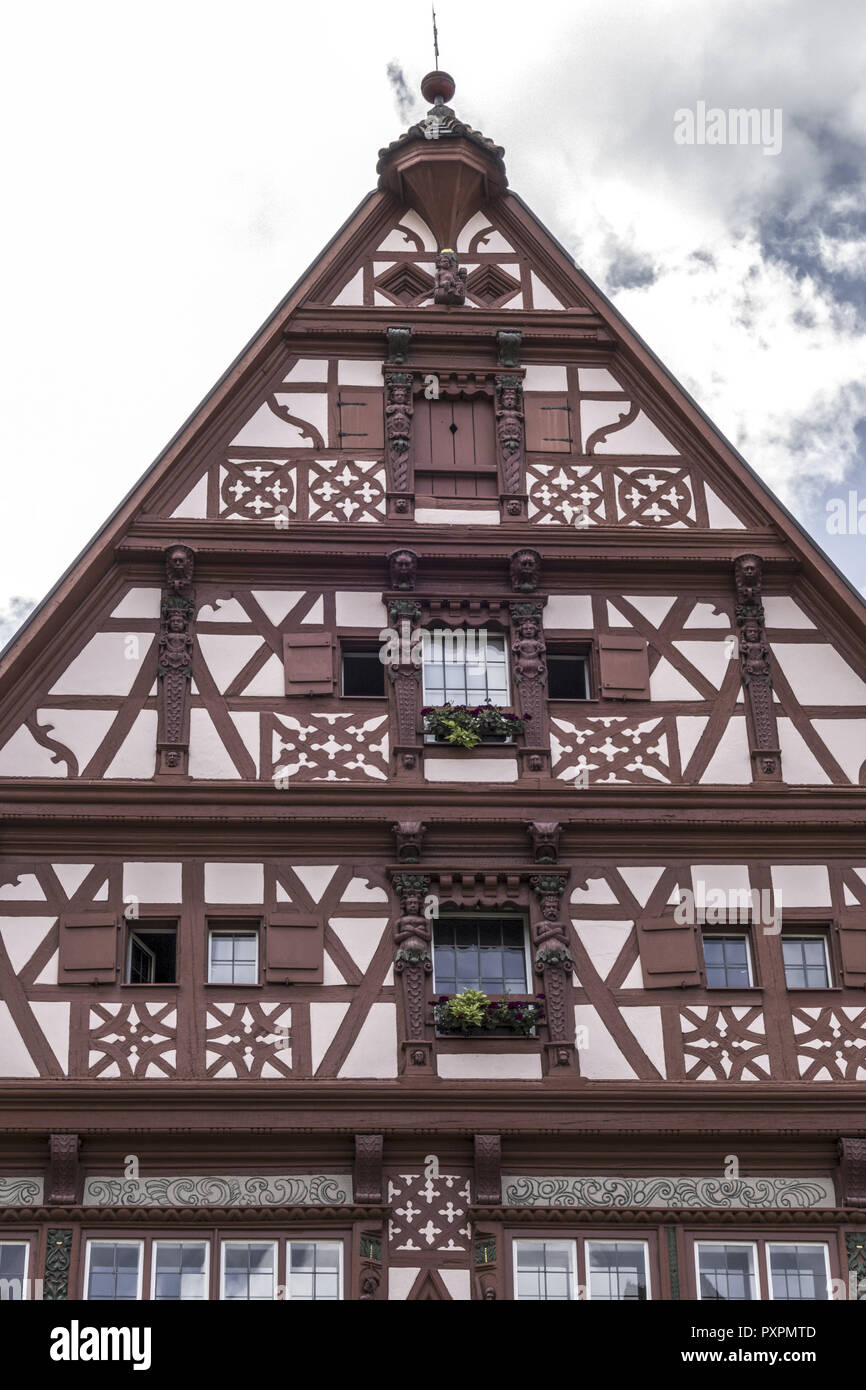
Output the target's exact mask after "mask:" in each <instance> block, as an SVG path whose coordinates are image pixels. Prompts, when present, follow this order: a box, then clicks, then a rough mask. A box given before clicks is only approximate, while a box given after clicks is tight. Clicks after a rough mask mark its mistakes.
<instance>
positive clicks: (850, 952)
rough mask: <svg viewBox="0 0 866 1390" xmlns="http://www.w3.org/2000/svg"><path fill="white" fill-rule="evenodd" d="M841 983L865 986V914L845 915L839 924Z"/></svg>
mask: <svg viewBox="0 0 866 1390" xmlns="http://www.w3.org/2000/svg"><path fill="white" fill-rule="evenodd" d="M839 951H840V954H841V956H842V983H843V984H844V985H861V986H866V913H864V914H861V915H857V914H856V913H847V914H846V915H845V916H844V917H843V918H842V920H841V922H840V923H839Z"/></svg>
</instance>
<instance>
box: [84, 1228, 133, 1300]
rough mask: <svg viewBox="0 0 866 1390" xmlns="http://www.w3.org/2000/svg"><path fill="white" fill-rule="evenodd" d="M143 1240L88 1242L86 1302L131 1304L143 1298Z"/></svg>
mask: <svg viewBox="0 0 866 1390" xmlns="http://www.w3.org/2000/svg"><path fill="white" fill-rule="evenodd" d="M141 1250H142V1245H141V1241H140V1240H117V1241H107V1240H90V1241H88V1242H87V1273H86V1276H85V1295H84V1296H85V1298H87V1299H90V1300H92V1301H103V1302H127V1301H132V1300H135V1299H139V1298H141V1264H142V1260H141Z"/></svg>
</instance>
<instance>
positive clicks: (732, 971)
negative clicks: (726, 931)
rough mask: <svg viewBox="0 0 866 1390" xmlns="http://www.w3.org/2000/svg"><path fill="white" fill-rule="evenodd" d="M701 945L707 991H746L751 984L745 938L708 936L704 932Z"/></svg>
mask: <svg viewBox="0 0 866 1390" xmlns="http://www.w3.org/2000/svg"><path fill="white" fill-rule="evenodd" d="M703 945H704V966H705V968H706V972H707V988H708V989H747V988H748V987H749V986H750V985H751V984H753V980H752V961H751V952H750V951H749V938H748V937H747V936H739V935H738V936H715V935H714V936H709V935H708V934H707V933H706V932H705V933H704V934H703Z"/></svg>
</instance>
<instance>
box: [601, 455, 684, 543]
mask: <svg viewBox="0 0 866 1390" xmlns="http://www.w3.org/2000/svg"><path fill="white" fill-rule="evenodd" d="M614 478H615V482H616V508H617V517H618V519H619V521H620V522H624V523H625V524H626V525H627V526H656V527H659V528H661V529H663V528H664V527H667V526H694V525H696V516H695V503H694V496H693V491H694V487H693V483H692V479H691V474H690V472H689V470H688V468H686V467H682V466H680V467H675V468H669V467H664V468H660V467H659V466H658V465H657V464H652V465H651V466H650V465H645V466H643V467H640V468H638V467H633V466H631V465H629V466H628V467H623V466H619V467H617V468H616V469H615V470H614Z"/></svg>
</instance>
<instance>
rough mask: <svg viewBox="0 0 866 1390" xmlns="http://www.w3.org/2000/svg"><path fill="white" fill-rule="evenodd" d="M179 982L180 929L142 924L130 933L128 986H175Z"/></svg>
mask: <svg viewBox="0 0 866 1390" xmlns="http://www.w3.org/2000/svg"><path fill="white" fill-rule="evenodd" d="M176 980H177V926H176V925H174V924H172V925H170V926H169V925H166V926H157V925H155V924H152V923H142V924H140V925H139V926H138V927H135V928H132V927H130V929H129V935H128V937H127V943H126V983H127V984H129V985H173V984H174V983H175V982H176Z"/></svg>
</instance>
